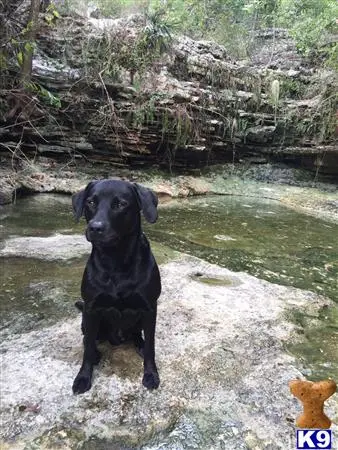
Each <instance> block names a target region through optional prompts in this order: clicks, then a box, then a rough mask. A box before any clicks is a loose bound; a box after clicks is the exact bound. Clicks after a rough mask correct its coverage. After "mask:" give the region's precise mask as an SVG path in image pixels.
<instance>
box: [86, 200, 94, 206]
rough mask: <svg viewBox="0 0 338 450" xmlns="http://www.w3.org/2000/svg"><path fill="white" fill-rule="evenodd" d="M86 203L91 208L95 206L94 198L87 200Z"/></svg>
mask: <svg viewBox="0 0 338 450" xmlns="http://www.w3.org/2000/svg"><path fill="white" fill-rule="evenodd" d="M87 205H88V206H90V207H91V208H93V206H95V202H94V200H87Z"/></svg>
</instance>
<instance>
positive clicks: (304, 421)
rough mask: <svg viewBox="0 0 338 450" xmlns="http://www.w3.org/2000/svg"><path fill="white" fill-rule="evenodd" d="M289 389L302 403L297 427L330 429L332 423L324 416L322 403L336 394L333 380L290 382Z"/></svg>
mask: <svg viewBox="0 0 338 450" xmlns="http://www.w3.org/2000/svg"><path fill="white" fill-rule="evenodd" d="M289 387H290V391H291V393H292V394H293V395H294V396H295V397H297V398H298V399H299V400H300V401H301V402H302V403H303V409H304V411H303V414H301V415H300V416H298V417H297V420H296V425H297V427H299V428H320V429H328V428H330V426H331V423H332V422H331V420H330V419H329V418H328V417H327V416H326V415H325V414H324V402H325V400H327V399H328V398H329V397H331V395H333V394H334V393H335V392H336V390H337V385H336V383H335V382H334V381H333V380H325V381H318V382H313V381H307V380H292V381H290V383H289Z"/></svg>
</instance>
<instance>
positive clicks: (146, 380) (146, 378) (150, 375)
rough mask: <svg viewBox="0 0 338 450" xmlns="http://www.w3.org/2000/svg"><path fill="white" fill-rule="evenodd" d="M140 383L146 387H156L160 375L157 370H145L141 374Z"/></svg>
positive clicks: (158, 383)
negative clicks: (145, 371)
mask: <svg viewBox="0 0 338 450" xmlns="http://www.w3.org/2000/svg"><path fill="white" fill-rule="evenodd" d="M142 384H143V386H144V387H146V388H147V389H157V388H158V387H159V385H160V377H159V376H158V373H157V372H147V373H145V374H144V375H143V380H142Z"/></svg>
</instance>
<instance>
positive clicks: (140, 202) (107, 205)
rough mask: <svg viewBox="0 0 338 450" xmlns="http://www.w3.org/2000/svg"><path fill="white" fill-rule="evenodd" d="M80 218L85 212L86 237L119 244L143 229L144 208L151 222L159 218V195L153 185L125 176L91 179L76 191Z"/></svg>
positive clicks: (73, 200)
mask: <svg viewBox="0 0 338 450" xmlns="http://www.w3.org/2000/svg"><path fill="white" fill-rule="evenodd" d="M72 203H73V210H74V215H75V218H76V220H79V219H80V217H81V216H84V217H85V218H86V220H87V223H88V226H87V230H86V237H87V239H88V241H90V242H93V243H106V244H108V243H109V244H113V245H116V244H117V243H118V242H119V241H120V240H121V238H123V237H125V236H128V235H131V234H133V233H135V232H136V231H137V230H139V229H140V211H142V212H143V215H144V217H145V218H146V220H147V221H148V222H150V223H154V222H156V220H157V203H158V201H157V197H156V195H155V194H154V192H152V191H151V190H150V189H147V188H145V187H144V186H141V185H140V184H137V183H130V182H128V181H122V180H100V181H92V182H90V183H89V184H88V185H87V187H86V188H85V189H83V190H82V191H80V192H78V193H77V194H75V195H73V198H72Z"/></svg>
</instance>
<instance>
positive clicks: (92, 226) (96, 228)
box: [89, 221, 104, 233]
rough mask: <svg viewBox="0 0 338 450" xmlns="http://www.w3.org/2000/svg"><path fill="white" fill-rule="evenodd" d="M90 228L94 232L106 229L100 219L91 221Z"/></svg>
mask: <svg viewBox="0 0 338 450" xmlns="http://www.w3.org/2000/svg"><path fill="white" fill-rule="evenodd" d="M89 230H90V231H91V232H93V233H102V232H103V231H104V225H103V223H102V222H99V221H96V222H91V223H90V224H89Z"/></svg>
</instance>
